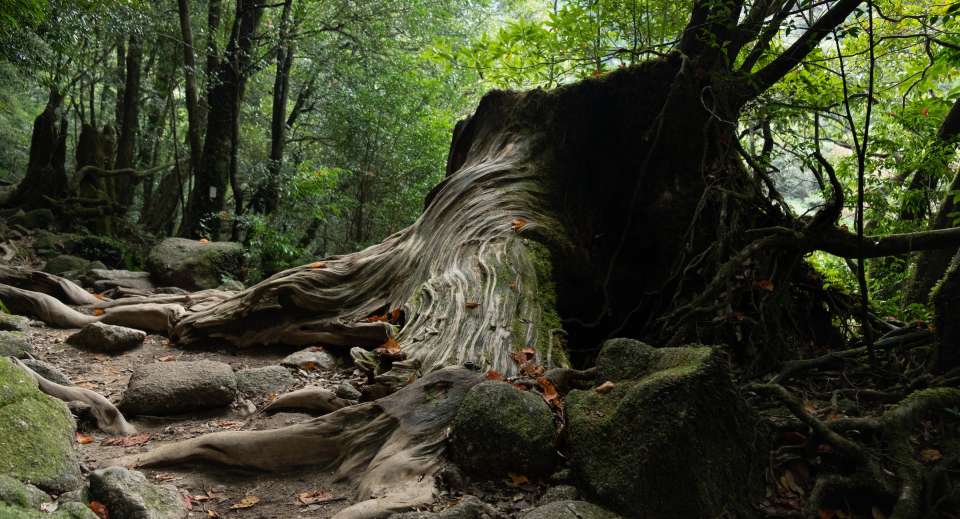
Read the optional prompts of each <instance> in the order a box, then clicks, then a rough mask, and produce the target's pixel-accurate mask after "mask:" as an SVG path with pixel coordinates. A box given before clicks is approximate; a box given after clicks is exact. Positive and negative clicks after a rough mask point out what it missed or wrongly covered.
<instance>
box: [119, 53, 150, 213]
mask: <svg viewBox="0 0 960 519" xmlns="http://www.w3.org/2000/svg"><path fill="white" fill-rule="evenodd" d="M142 57H143V48H142V46H141V42H140V38H139V37H138V36H135V35H134V36H130V42H129V45H128V47H127V56H126V81H124V87H123V103H122V111H121V117H120V127H119V129H120V134H119V137H118V138H117V159H116V161H115V165H116V168H117V169H124V168H132V167H134V166H135V163H134V153H135V152H136V146H137V135H138V132H139V117H140V68H141V61H142ZM138 183H139V181H138V180H137V179H135V178H134V177H132V176H130V175H123V176H120V177H117V179H116V181H115V190H116V191H115V193H116V199H115V201H116V202H117V203H119V204H120V206H121V207H124V208H129V207H130V205H131V204H132V203H133V198H134V195H135V193H136V186H137V185H138Z"/></svg>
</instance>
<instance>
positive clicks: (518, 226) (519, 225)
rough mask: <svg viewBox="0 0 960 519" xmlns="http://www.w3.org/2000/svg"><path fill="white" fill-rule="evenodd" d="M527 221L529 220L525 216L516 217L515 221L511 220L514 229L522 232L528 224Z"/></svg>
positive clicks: (511, 226)
mask: <svg viewBox="0 0 960 519" xmlns="http://www.w3.org/2000/svg"><path fill="white" fill-rule="evenodd" d="M527 223H529V222H527V221H526V220H525V219H523V218H514V219H513V221H512V222H510V228H511V229H513V230H514V232H520V231H522V230H523V228H524V227H526V226H527Z"/></svg>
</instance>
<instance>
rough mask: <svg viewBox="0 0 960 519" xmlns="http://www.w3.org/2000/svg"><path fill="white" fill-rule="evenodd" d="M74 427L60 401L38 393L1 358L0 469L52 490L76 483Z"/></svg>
mask: <svg viewBox="0 0 960 519" xmlns="http://www.w3.org/2000/svg"><path fill="white" fill-rule="evenodd" d="M74 427H75V425H74V422H73V417H72V416H70V412H69V411H68V410H67V406H66V405H64V404H63V402H60V401H58V400H54V399H53V398H50V397H48V396H47V395H44V394H43V393H41V392H40V390H39V389H38V388H37V385H36V382H35V381H34V380H33V379H32V378H30V376H29V375H27V373H26V372H25V371H23V370H22V369H20V368H18V367H16V366H14V365H13V363H12V362H11V361H10V360H9V359H6V358H0V474H7V475H9V476H12V477H14V478H16V479H19V480H20V481H23V482H27V483H31V484H33V485H36V486H38V487H40V488H42V489H43V490H46V491H51V492H55V493H61V492H66V491H69V490H72V489H74V488H76V487H78V486H79V485H80V483H81V479H80V465H79V463H78V460H77V456H76V452H75V451H74V449H73V434H74V430H75V429H74Z"/></svg>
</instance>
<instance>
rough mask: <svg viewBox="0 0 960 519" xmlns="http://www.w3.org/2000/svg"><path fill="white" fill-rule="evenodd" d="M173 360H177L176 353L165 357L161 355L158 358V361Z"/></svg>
mask: <svg viewBox="0 0 960 519" xmlns="http://www.w3.org/2000/svg"><path fill="white" fill-rule="evenodd" d="M172 360H177V356H176V355H164V356H163V357H160V358H159V359H157V361H158V362H170V361H172Z"/></svg>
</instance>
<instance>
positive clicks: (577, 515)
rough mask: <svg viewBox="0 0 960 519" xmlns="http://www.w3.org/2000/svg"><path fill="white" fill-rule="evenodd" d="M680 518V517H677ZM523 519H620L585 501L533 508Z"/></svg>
mask: <svg viewBox="0 0 960 519" xmlns="http://www.w3.org/2000/svg"><path fill="white" fill-rule="evenodd" d="M677 517H680V516H677ZM523 519H622V518H621V517H620V516H619V515H617V514H615V513H613V512H611V511H609V510H607V509H605V508H601V507H599V506H597V505H594V504H591V503H588V502H586V501H570V500H567V501H554V502H552V503H548V504H546V505H543V506H540V507H537V508H534V509H533V510H531V511H529V512H527V514H526V515H524V516H523Z"/></svg>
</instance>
